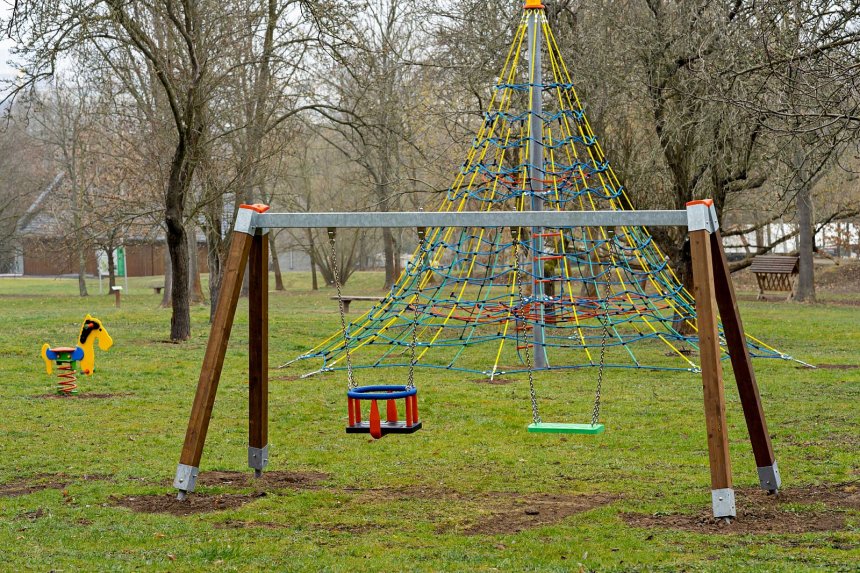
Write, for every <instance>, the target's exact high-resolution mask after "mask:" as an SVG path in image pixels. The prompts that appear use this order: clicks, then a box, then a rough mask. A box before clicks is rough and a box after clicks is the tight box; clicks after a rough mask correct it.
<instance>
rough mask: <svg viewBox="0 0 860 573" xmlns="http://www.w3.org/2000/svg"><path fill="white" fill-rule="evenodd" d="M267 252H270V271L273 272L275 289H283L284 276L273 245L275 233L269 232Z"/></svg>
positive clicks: (276, 250)
mask: <svg viewBox="0 0 860 573" xmlns="http://www.w3.org/2000/svg"><path fill="white" fill-rule="evenodd" d="M269 252H270V253H271V254H272V272H274V273H275V290H284V277H283V276H281V262H280V261H279V260H278V249H277V247H276V245H275V233H269Z"/></svg>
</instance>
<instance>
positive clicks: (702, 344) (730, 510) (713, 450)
mask: <svg viewBox="0 0 860 573" xmlns="http://www.w3.org/2000/svg"><path fill="white" fill-rule="evenodd" d="M710 241H711V239H710V233H709V232H708V231H707V230H697V231H692V232H690V255H691V257H692V260H693V283H694V287H693V292H694V295H695V298H696V316H697V323H698V330H699V356H700V359H701V367H702V385H703V388H704V399H705V423H706V426H707V431H708V456H709V460H710V466H711V501H712V507H713V510H714V517H735V494H734V490H733V489H732V464H731V459H730V458H729V440H728V428H727V424H726V399H725V394H724V392H723V367H722V364H721V363H720V338H719V332H718V330H717V305H716V299H715V295H714V272H713V263H712V260H711V256H712V255H711V242H710Z"/></svg>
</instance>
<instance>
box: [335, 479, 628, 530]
mask: <svg viewBox="0 0 860 573" xmlns="http://www.w3.org/2000/svg"><path fill="white" fill-rule="evenodd" d="M344 491H346V492H348V493H356V494H358V501H359V502H361V503H366V502H372V501H374V500H379V499H385V500H389V501H390V500H398V501H411V500H430V501H442V502H445V504H462V505H465V506H472V507H476V508H478V509H480V510H483V512H484V514H483V515H481V516H479V517H476V518H475V519H473V520H472V521H471V523H469V524H467V525H466V526H465V528H463V529H458V532H459V533H462V534H465V535H503V534H507V533H517V532H519V531H523V530H525V529H531V528H533V527H541V526H543V525H551V524H553V523H558V522H560V521H562V520H563V519H565V518H567V517H569V516H571V515H575V514H577V513H582V512H584V511H589V510H591V509H594V508H597V507H602V506H604V505H607V504H609V503H612V502H613V501H615V500H617V499H619V498H618V497H617V496H612V495H606V494H592V495H588V494H549V493H530V494H517V493H511V492H483V493H469V492H456V491H451V490H446V489H442V488H433V487H409V488H374V489H355V490H350V489H346V490H344ZM336 529H338V530H342V529H343V528H341V527H337V528H336ZM365 529H366V528H365ZM333 530H334V529H333ZM437 531H438V532H439V533H444V532H446V531H447V528H446V527H443V526H440V527H438V528H437Z"/></svg>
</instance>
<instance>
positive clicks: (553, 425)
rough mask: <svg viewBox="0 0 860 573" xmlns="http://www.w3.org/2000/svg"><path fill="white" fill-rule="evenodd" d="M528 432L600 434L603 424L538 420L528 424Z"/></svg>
mask: <svg viewBox="0 0 860 573" xmlns="http://www.w3.org/2000/svg"><path fill="white" fill-rule="evenodd" d="M529 432H536V433H541V434H591V435H594V434H602V433H603V424H560V423H557V422H540V423H534V424H529Z"/></svg>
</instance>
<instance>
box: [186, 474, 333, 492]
mask: <svg viewBox="0 0 860 573" xmlns="http://www.w3.org/2000/svg"><path fill="white" fill-rule="evenodd" d="M329 477H330V476H329V474H327V473H323V472H311V471H308V472H289V471H272V472H266V471H264V472H263V475H262V477H260V478H255V477H254V474H253V472H231V471H210V472H207V471H204V472H200V477H199V479H198V480H197V484H198V485H202V486H218V487H253V488H255V489H257V490H258V491H260V490H277V489H318V488H319V487H320V485H319V484H320V483H321V482H324V481H326V480H327V479H329ZM172 483H173V482H171V484H172ZM189 497H191V496H189Z"/></svg>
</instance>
